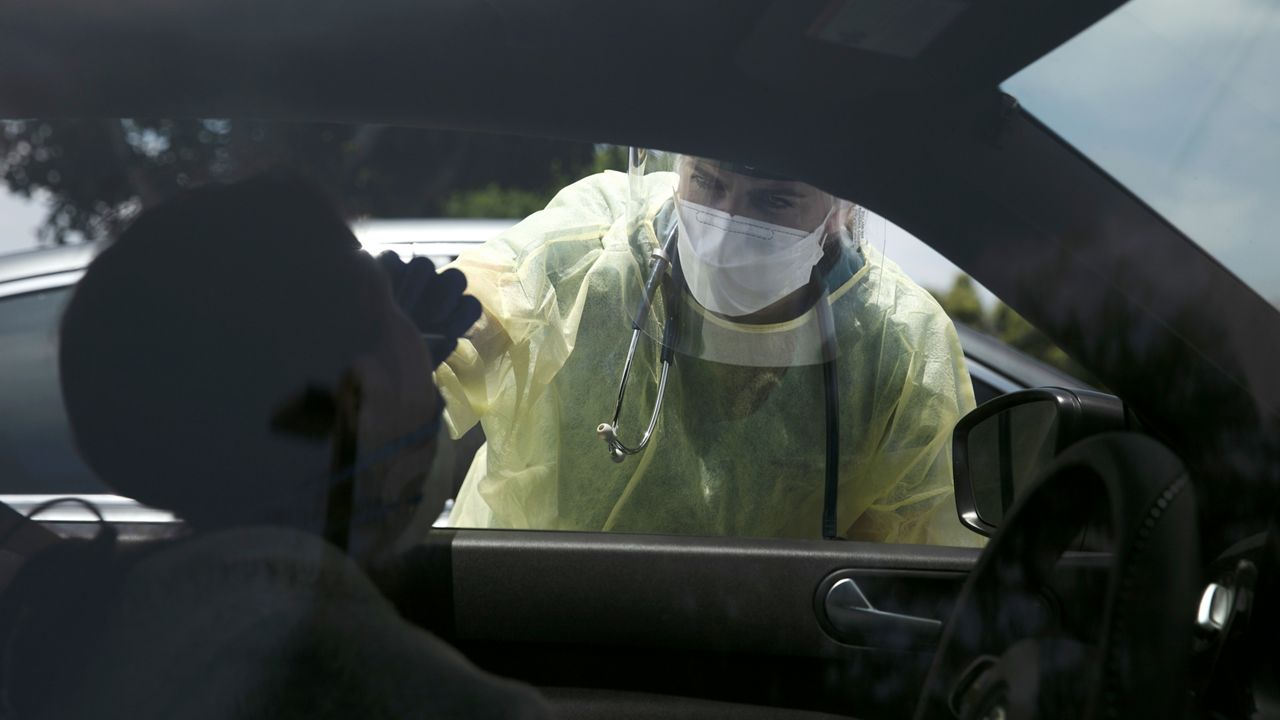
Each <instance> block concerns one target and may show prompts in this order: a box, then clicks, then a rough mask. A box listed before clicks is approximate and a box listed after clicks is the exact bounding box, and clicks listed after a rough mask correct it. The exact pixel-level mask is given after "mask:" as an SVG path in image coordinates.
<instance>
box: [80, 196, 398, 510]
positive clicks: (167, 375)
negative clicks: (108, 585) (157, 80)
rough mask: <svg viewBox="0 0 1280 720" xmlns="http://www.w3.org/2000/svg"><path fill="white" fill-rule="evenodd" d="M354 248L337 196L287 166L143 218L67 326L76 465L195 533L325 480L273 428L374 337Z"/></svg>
mask: <svg viewBox="0 0 1280 720" xmlns="http://www.w3.org/2000/svg"><path fill="white" fill-rule="evenodd" d="M358 253H359V243H358V242H357V241H356V238H355V236H354V235H353V234H352V233H351V231H350V229H349V228H348V227H347V225H346V223H345V222H344V221H343V219H342V217H341V215H340V214H339V212H338V211H337V209H336V208H335V206H334V205H333V203H332V202H330V201H329V200H328V199H327V198H326V197H325V196H324V195H323V194H322V193H320V192H319V191H317V190H315V189H314V188H312V187H311V186H310V185H308V184H307V183H305V182H303V181H301V180H300V179H298V178H296V177H293V176H291V175H287V174H282V173H272V174H268V175H263V176H258V177H255V178H251V179H248V180H245V181H242V182H238V183H235V184H231V185H225V186H209V187H204V188H201V189H197V190H194V191H191V192H188V193H186V194H184V195H181V196H179V197H176V198H174V199H173V200H171V201H169V202H166V203H164V204H162V205H159V206H157V207H155V208H153V209H148V210H146V211H144V212H143V213H142V214H141V215H140V216H139V217H138V218H137V220H136V221H135V222H134V223H133V224H132V225H131V226H130V227H129V228H128V229H127V230H126V231H125V232H124V233H122V234H121V236H120V237H119V239H118V240H116V241H115V242H114V243H113V244H112V245H110V246H109V247H108V248H107V249H106V250H104V251H103V252H102V253H101V254H100V255H99V256H98V257H97V258H96V259H95V260H94V261H93V263H92V264H91V265H90V266H89V269H88V271H87V273H86V274H85V276H84V279H83V280H81V281H80V284H79V286H78V287H77V288H76V290H75V293H74V295H73V296H72V299H71V301H70V304H69V305H68V307H67V310H66V314H65V316H64V317H63V322H62V332H61V350H60V358H59V363H60V371H61V378H62V388H63V394H64V398H65V404H66V410H67V415H68V417H69V419H70V422H71V427H72V430H73V432H74V436H75V439H76V443H77V445H78V447H79V450H80V453H81V454H82V455H83V457H84V459H85V461H86V462H87V463H88V464H89V466H90V467H91V468H93V470H94V471H95V472H97V473H98V474H99V475H100V477H101V478H102V480H103V481H104V482H106V483H107V484H108V485H110V486H111V487H112V488H114V489H115V490H116V491H117V492H119V493H121V494H123V495H128V496H130V497H133V498H136V499H137V500H139V501H141V502H143V503H146V504H148V505H152V506H155V507H161V508H166V509H170V510H173V511H175V512H177V513H178V514H180V515H182V516H183V517H184V518H186V519H187V520H188V521H190V522H191V523H192V524H193V525H196V526H197V527H198V526H200V525H201V524H222V523H224V522H226V521H227V520H228V519H232V518H238V517H241V516H243V515H245V514H248V513H251V510H252V508H253V506H254V505H255V503H258V502H259V501H260V500H261V498H263V497H267V496H270V495H272V494H275V495H276V496H278V495H279V493H281V492H282V491H284V492H287V490H288V488H289V487H290V485H289V484H290V483H300V482H302V481H305V480H307V479H308V476H310V475H314V474H315V473H316V472H320V473H323V472H324V471H325V470H326V469H327V463H328V459H329V455H328V453H329V449H328V444H327V443H325V442H321V441H318V440H316V439H311V440H307V439H305V438H302V437H296V436H288V435H281V434H280V433H278V432H274V431H273V430H272V427H271V419H272V415H273V413H274V412H275V411H277V409H278V408H279V406H280V405H281V404H282V403H285V402H287V401H288V400H289V399H290V397H291V396H296V395H298V394H299V393H301V392H303V391H304V390H305V389H307V388H308V387H313V386H319V387H327V388H332V387H334V386H335V385H336V384H337V382H338V381H339V378H340V377H341V375H342V374H343V373H344V372H345V371H346V370H347V369H348V368H349V367H350V366H351V362H352V360H353V359H354V358H356V357H357V356H359V355H360V354H362V353H364V352H366V351H368V350H369V349H370V348H372V347H373V345H374V344H375V343H376V342H377V340H378V338H379V336H380V333H381V326H380V323H381V318H382V315H381V314H380V313H379V306H378V305H377V303H378V297H377V296H376V294H375V292H376V291H377V289H378V288H379V285H378V284H377V282H376V270H374V269H373V267H374V266H373V265H372V264H371V263H370V264H367V265H366V264H364V263H361V262H359V255H358Z"/></svg>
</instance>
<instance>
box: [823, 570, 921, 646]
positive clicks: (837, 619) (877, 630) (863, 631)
mask: <svg viewBox="0 0 1280 720" xmlns="http://www.w3.org/2000/svg"><path fill="white" fill-rule="evenodd" d="M823 606H824V607H823V609H824V610H825V611H826V613H827V622H828V623H829V624H830V625H831V628H832V629H833V630H834V631H835V634H836V636H837V637H836V639H837V640H840V641H841V642H845V643H849V644H851V645H860V646H864V647H877V648H889V649H898V650H913V649H924V648H931V647H935V646H936V645H937V644H938V636H939V635H941V634H942V622H941V621H940V620H934V619H933V618H924V617H916V616H915V615H903V614H901V613H892V612H885V611H883V610H877V609H875V608H874V607H872V606H871V602H870V601H869V600H867V596H866V595H864V594H862V589H861V588H859V587H858V584H857V583H856V582H854V581H853V578H843V579H841V580H838V581H837V582H836V584H834V585H832V586H831V589H830V590H828V591H827V597H826V600H825V601H824V603H823Z"/></svg>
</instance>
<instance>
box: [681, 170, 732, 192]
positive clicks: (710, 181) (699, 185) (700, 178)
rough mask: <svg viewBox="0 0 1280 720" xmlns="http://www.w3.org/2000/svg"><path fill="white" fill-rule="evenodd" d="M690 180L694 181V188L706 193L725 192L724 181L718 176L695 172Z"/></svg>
mask: <svg viewBox="0 0 1280 720" xmlns="http://www.w3.org/2000/svg"><path fill="white" fill-rule="evenodd" d="M689 180H690V181H691V182H692V183H693V186H694V188H696V189H697V190H698V191H699V192H701V193H705V194H707V195H720V194H722V193H723V192H724V183H722V182H720V181H719V180H717V179H716V178H713V177H708V176H707V175H699V174H697V173H694V174H693V175H691V176H690V177H689Z"/></svg>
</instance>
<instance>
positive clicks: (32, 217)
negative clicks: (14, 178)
mask: <svg viewBox="0 0 1280 720" xmlns="http://www.w3.org/2000/svg"><path fill="white" fill-rule="evenodd" d="M44 216H45V209H44V205H43V203H41V202H40V201H39V200H35V199H32V200H28V199H27V198H24V197H19V196H17V195H11V194H9V193H8V192H7V191H6V190H5V189H4V187H3V185H0V255H8V254H9V253H13V252H19V251H21V250H30V249H33V248H35V247H37V246H38V245H37V241H36V228H38V227H39V226H40V224H41V221H43V220H44Z"/></svg>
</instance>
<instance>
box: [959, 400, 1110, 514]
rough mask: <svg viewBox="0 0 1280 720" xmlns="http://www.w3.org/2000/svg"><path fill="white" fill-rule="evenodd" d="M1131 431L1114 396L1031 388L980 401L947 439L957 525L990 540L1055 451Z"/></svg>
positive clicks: (1055, 454)
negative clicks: (1111, 433)
mask: <svg viewBox="0 0 1280 720" xmlns="http://www.w3.org/2000/svg"><path fill="white" fill-rule="evenodd" d="M1129 426H1130V423H1129V422H1128V419H1127V414H1126V412H1125V407H1124V403H1123V402H1122V401H1121V400H1120V398H1118V397H1116V396H1114V395H1107V394H1105V393H1100V392H1093V391H1089V390H1066V389H1063V388H1035V389H1031V390H1019V391H1017V392H1012V393H1009V394H1007V395H1002V396H1000V397H998V398H995V399H993V400H990V401H988V402H985V403H983V404H982V405H980V406H978V407H977V408H975V409H974V410H973V411H972V412H970V413H969V414H968V415H965V416H964V417H963V418H961V419H960V422H959V423H957V424H956V428H955V431H954V432H953V433H952V451H951V459H952V465H953V478H954V481H955V490H956V510H957V511H959V513H960V521H961V522H962V523H964V525H965V526H966V527H968V528H969V529H970V530H973V531H974V532H977V533H980V534H982V535H986V536H988V537H990V536H991V535H993V534H995V531H996V530H997V529H999V527H1000V525H1001V523H1002V521H1003V520H1004V517H1005V513H1007V512H1008V511H1009V510H1010V509H1011V508H1012V507H1013V505H1014V503H1015V502H1017V500H1018V499H1019V498H1020V497H1021V496H1022V494H1023V493H1024V492H1025V491H1026V490H1027V489H1028V488H1029V487H1030V485H1031V483H1032V482H1033V481H1034V480H1035V479H1036V478H1038V477H1039V476H1040V473H1041V472H1042V471H1043V470H1044V469H1045V468H1046V467H1047V466H1048V465H1049V464H1050V463H1052V462H1053V460H1054V458H1056V457H1057V456H1058V454H1059V453H1061V452H1062V451H1063V450H1066V449H1067V448H1068V447H1070V446H1071V445H1074V444H1075V443H1076V442H1078V441H1080V440H1083V439H1084V438H1086V437H1089V436H1090V435H1096V434H1098V433H1103V432H1109V431H1112V430H1124V429H1126V428H1128V427H1129Z"/></svg>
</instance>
